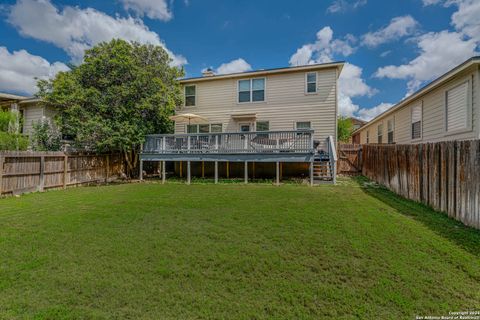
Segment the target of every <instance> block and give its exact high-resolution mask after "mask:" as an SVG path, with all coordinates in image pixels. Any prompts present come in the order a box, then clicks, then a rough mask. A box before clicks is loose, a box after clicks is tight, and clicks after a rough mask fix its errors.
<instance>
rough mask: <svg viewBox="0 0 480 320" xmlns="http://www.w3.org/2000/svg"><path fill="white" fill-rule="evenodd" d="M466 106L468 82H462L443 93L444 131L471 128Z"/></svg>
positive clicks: (468, 111)
mask: <svg viewBox="0 0 480 320" xmlns="http://www.w3.org/2000/svg"><path fill="white" fill-rule="evenodd" d="M469 113H470V110H469V106H468V82H464V83H462V84H461V85H459V86H456V87H455V88H452V89H450V90H448V91H447V92H446V93H445V114H446V117H445V119H446V131H447V132H458V131H465V130H469V129H470V128H471V125H469V118H470V114H469Z"/></svg>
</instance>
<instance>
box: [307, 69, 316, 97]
mask: <svg viewBox="0 0 480 320" xmlns="http://www.w3.org/2000/svg"><path fill="white" fill-rule="evenodd" d="M309 73H315V92H308V83H309V82H308V74H309ZM305 94H306V95H312V94H318V72H317V71H310V72H305Z"/></svg>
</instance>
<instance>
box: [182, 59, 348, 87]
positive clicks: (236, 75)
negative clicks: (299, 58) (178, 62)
mask: <svg viewBox="0 0 480 320" xmlns="http://www.w3.org/2000/svg"><path fill="white" fill-rule="evenodd" d="M344 64H345V62H344V61H337V62H329V63H317V64H309V65H306V66H297V67H283V68H274V69H260V70H255V71H247V72H237V73H230V74H219V75H214V76H206V77H205V76H203V77H193V78H185V79H180V83H191V82H200V81H211V80H220V79H230V78H242V77H250V76H263V75H269V74H277V73H287V72H298V71H310V70H319V69H328V68H337V69H338V70H339V72H338V74H339V75H340V72H341V71H342V68H343V65H344Z"/></svg>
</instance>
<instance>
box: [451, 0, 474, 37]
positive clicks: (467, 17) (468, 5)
mask: <svg viewBox="0 0 480 320" xmlns="http://www.w3.org/2000/svg"><path fill="white" fill-rule="evenodd" d="M454 3H456V4H457V5H458V11H457V12H455V13H454V14H453V15H452V24H453V26H454V27H455V29H457V30H458V31H459V32H462V34H464V35H466V36H468V37H471V38H472V39H474V40H475V41H477V42H479V41H480V1H478V0H463V1H462V0H460V1H455V2H454Z"/></svg>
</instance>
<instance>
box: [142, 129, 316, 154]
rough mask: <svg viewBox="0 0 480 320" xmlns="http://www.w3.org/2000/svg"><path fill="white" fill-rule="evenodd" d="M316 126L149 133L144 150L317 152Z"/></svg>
mask: <svg viewBox="0 0 480 320" xmlns="http://www.w3.org/2000/svg"><path fill="white" fill-rule="evenodd" d="M314 149H315V145H314V141H313V130H291V131H261V132H260V131H259V132H226V133H199V134H197V133H194V134H155V135H147V136H146V139H145V143H144V146H143V153H275V152H296V153H308V152H314Z"/></svg>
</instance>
